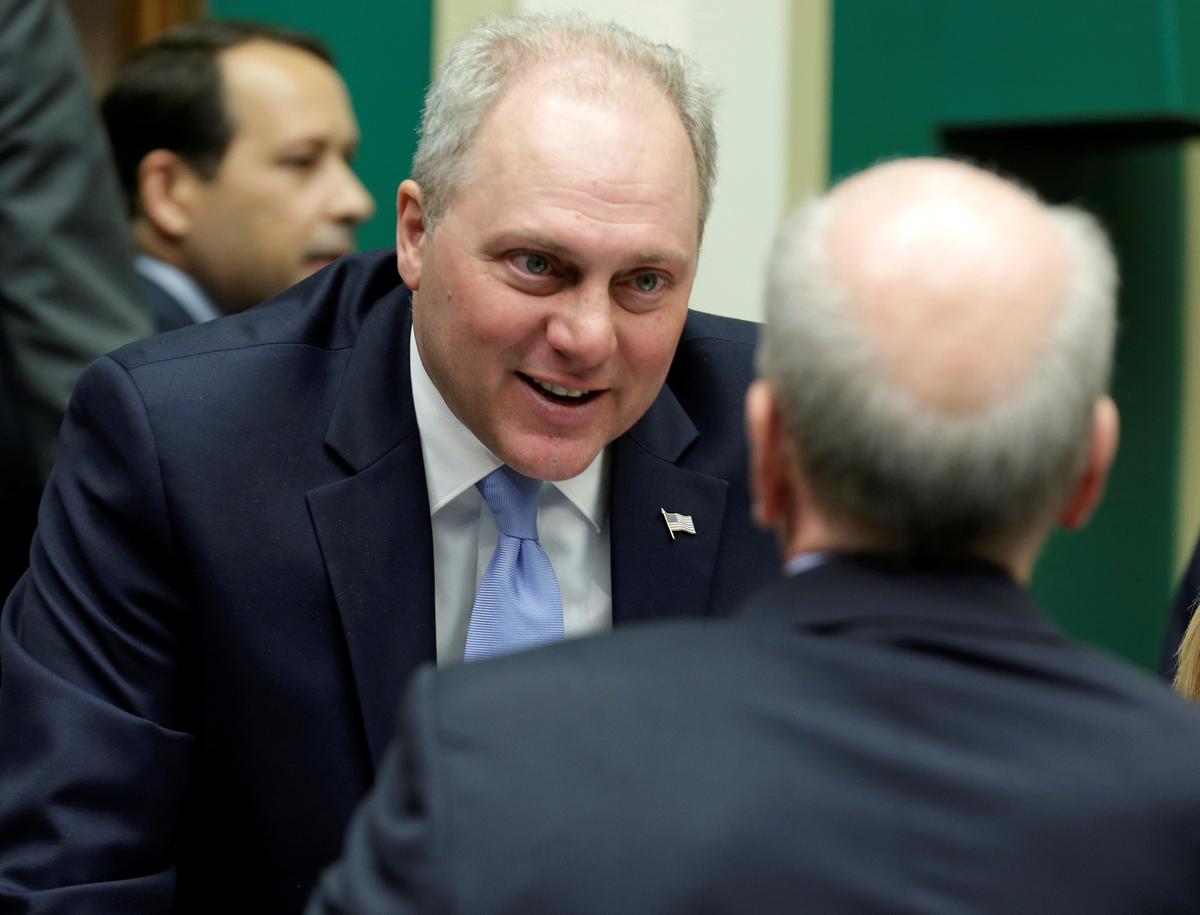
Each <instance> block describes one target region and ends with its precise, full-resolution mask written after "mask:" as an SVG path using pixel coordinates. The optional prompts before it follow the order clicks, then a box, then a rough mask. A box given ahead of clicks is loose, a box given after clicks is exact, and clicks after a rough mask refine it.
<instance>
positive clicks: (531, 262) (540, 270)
mask: <svg viewBox="0 0 1200 915" xmlns="http://www.w3.org/2000/svg"><path fill="white" fill-rule="evenodd" d="M517 264H518V265H519V266H520V267H521V269H522V270H524V271H525V272H526V273H529V274H532V275H533V276H544V275H545V274H547V273H549V272H550V268H551V266H552V265H551V263H550V258H548V257H546V255H544V254H518V255H517Z"/></svg>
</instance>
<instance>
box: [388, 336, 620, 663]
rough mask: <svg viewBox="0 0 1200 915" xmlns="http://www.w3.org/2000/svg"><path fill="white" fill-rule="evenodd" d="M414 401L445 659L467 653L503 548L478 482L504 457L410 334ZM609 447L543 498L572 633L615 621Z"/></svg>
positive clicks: (544, 534) (541, 517) (545, 528)
mask: <svg viewBox="0 0 1200 915" xmlns="http://www.w3.org/2000/svg"><path fill="white" fill-rule="evenodd" d="M409 366H410V375H411V379H412V393H413V407H414V409H415V410H416V414H417V428H418V429H419V430H420V433H421V458H422V460H423V461H424V464H425V482H426V485H427V487H428V491H429V513H430V521H431V523H432V526H433V583H434V601H435V604H434V609H435V624H436V627H437V628H436V632H437V660H438V664H448V663H452V662H455V661H461V660H462V658H463V648H464V647H465V645H466V642H467V626H468V624H469V623H470V621H471V608H472V607H473V606H474V604H475V590H476V588H477V587H478V583H479V579H480V578H481V577H482V575H483V572H484V570H485V569H486V568H487V564H488V560H490V559H491V558H492V552H493V551H494V550H495V549H496V534H497V532H498V528H497V526H496V519H495V518H494V517H493V516H492V510H491V509H490V508H488V506H487V503H486V502H485V501H484V500H483V496H481V495H480V494H479V490H477V489H476V488H475V483H476V482H477V481H479V480H481V479H483V478H484V477H485V476H487V475H488V474H489V473H491V472H492V471H493V470H495V469H496V468H497V467H499V466H501V464H503V463H504V462H503V461H501V460H500V459H499V458H497V457H496V456H495V455H494V454H492V452H491V451H489V450H488V449H487V448H486V447H484V445H483V443H482V442H480V441H479V439H477V438H476V437H475V435H474V434H473V433H472V432H471V430H469V429H468V428H467V427H466V426H464V425H463V424H462V423H461V422H459V419H458V417H457V416H455V415H454V413H453V412H452V411H451V410H450V408H449V407H448V406H446V401H445V400H443V399H442V395H441V394H440V393H439V392H438V389H437V388H436V387H434V384H433V381H432V380H430V378H429V375H428V373H426V371H425V366H424V365H423V364H422V362H421V356H420V353H418V352H417V343H416V340H415V339H414V338H413V337H412V336H411V335H410V338H409ZM608 452H609V449H608V448H605V449H604V450H603V451H601V452H600V454H599V455H598V456H597V457H596V459H595V460H594V461H592V463H591V464H590V465H589V466H588V468H587V469H586V470H584V471H583V473H581V474H579V476H577V477H572V478H571V479H569V480H561V481H559V482H547V483H546V485H545V486H543V487H542V493H541V496H540V498H539V501H538V538H539V539H540V540H541V543H542V548H543V549H544V550H545V551H546V555H547V556H549V557H550V564H551V565H552V566H553V567H554V574H555V577H556V578H557V579H558V589H559V592H560V593H561V594H562V603H563V632H564V634H565V635H566V637H567V638H573V637H576V636H581V635H588V634H590V633H593V632H601V631H604V630H607V629H610V628H612V576H611V569H610V558H609V531H608V518H607V511H606V508H607V505H608Z"/></svg>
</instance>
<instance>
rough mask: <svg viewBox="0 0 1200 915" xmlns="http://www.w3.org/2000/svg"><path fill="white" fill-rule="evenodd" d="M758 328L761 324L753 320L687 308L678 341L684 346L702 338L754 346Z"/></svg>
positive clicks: (702, 339) (756, 340)
mask: <svg viewBox="0 0 1200 915" xmlns="http://www.w3.org/2000/svg"><path fill="white" fill-rule="evenodd" d="M760 328H761V325H759V324H758V323H756V322H754V321H743V320H742V319H740V318H727V317H725V316H723V315H714V314H709V313H708V312H704V311H696V310H695V309H689V310H688V316H687V321H685V322H684V325H683V334H682V335H681V336H680V338H679V343H680V345H681V346H684V345H689V344H692V343H698V342H701V341H704V340H716V341H725V342H728V343H737V344H743V345H745V346H749V347H754V346H757V345H758V335H759V330H760Z"/></svg>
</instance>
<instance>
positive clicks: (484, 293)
mask: <svg viewBox="0 0 1200 915" xmlns="http://www.w3.org/2000/svg"><path fill="white" fill-rule="evenodd" d="M509 33H513V34H512V35H509ZM520 34H525V35H527V36H533V43H532V45H530V44H526V45H524V46H522V45H521V44H520V43H519V42H518V41H517V38H518V37H519V35H520ZM496 35H499V39H498V40H497V41H492V38H495V37H496ZM505 35H509V37H507V38H506V37H505ZM489 36H492V37H491V38H489ZM514 36H516V37H514ZM469 40H470V41H471V42H473V45H472V47H473V48H474V51H475V52H477V53H474V54H473V56H471V57H470V59H469V60H467V61H465V62H464V61H463V60H461V59H460V57H461V54H460V55H459V56H458V57H454V58H452V62H451V63H450V64H448V69H447V72H448V73H449V75H448V76H447V75H446V73H444V74H443V77H442V78H441V79H440V80H439V82H438V84H437V85H436V86H435V87H434V90H433V95H431V99H430V101H429V104H428V105H427V112H426V123H425V125H424V128H423V134H422V140H421V151H420V152H419V153H418V156H417V161H416V165H415V169H414V173H415V174H416V175H417V178H416V179H415V180H411V181H405V182H404V183H403V185H401V188H400V194H399V231H398V242H399V252H398V254H396V253H392V252H385V253H379V254H373V255H364V256H359V257H351V258H346V259H343V260H341V261H339V262H338V263H337V264H336V265H334V266H333V267H331V268H330V269H328V270H326V271H323V272H321V273H319V274H317V275H316V276H314V277H312V278H311V279H309V280H307V281H306V282H305V283H303V284H301V285H299V286H297V287H295V288H294V289H292V290H291V291H289V292H287V293H285V294H284V295H282V296H281V297H280V298H279V299H277V300H276V301H275V303H274V304H270V305H267V306H265V307H263V308H258V309H252V310H251V311H249V312H247V313H246V314H244V315H239V316H235V317H231V318H229V319H227V320H221V321H215V322H212V323H210V324H205V325H201V326H198V327H194V328H189V329H186V330H183V331H180V332H179V333H176V334H170V335H166V336H163V337H159V338H156V339H152V340H148V341H143V342H142V343H139V344H136V345H134V346H131V347H127V348H125V349H123V350H121V351H119V352H117V353H115V354H114V355H113V356H112V357H110V358H107V359H103V360H101V361H100V363H98V364H97V365H96V366H95V367H94V368H93V369H92V370H91V371H90V372H89V373H88V374H87V375H86V376H85V378H84V379H83V381H82V382H81V384H80V387H79V390H78V393H77V395H76V398H75V402H74V405H73V407H72V410H71V414H70V417H69V419H68V422H67V425H66V427H65V429H64V433H63V447H64V453H63V457H62V459H61V461H60V463H59V465H58V467H57V469H56V472H55V474H54V476H53V478H52V480H51V482H50V484H49V489H48V492H47V495H46V497H45V499H44V501H43V505H42V513H41V522H40V534H39V535H38V538H37V540H36V544H35V547H34V553H33V564H32V567H31V569H30V571H29V573H28V574H27V575H26V577H25V578H24V579H23V580H22V582H21V583H20V584H19V585H18V586H17V589H16V590H15V592H14V593H13V595H12V597H11V598H10V599H9V601H8V603H7V605H6V607H5V609H4V615H3V621H2V625H0V668H2V669H3V677H2V678H0V910H4V911H8V910H19V911H23V912H38V913H44V912H82V911H87V912H106V913H107V912H111V913H121V915H129V913H138V915H146V913H152V912H166V911H175V912H212V913H232V912H255V913H274V912H279V913H292V912H298V911H300V910H301V909H302V907H303V905H304V902H305V899H306V898H307V896H308V894H309V893H310V891H311V889H312V887H313V885H314V883H315V881H316V878H317V875H318V873H319V870H320V868H321V867H323V866H324V865H326V864H328V863H329V862H331V861H332V860H334V859H335V858H336V856H337V852H338V849H339V847H340V843H341V837H342V835H343V833H344V830H345V827H346V824H347V822H348V819H349V816H350V814H351V812H352V810H353V807H354V805H355V803H356V802H357V801H358V800H359V799H360V798H361V797H362V795H363V794H364V793H365V792H366V790H367V789H368V788H369V786H370V784H371V782H372V779H373V776H374V772H375V766H376V764H377V762H378V760H379V759H380V758H381V757H382V755H383V750H384V748H385V746H386V744H387V741H388V739H389V737H390V735H391V732H392V730H393V729H394V726H395V715H396V709H397V706H398V703H399V700H400V696H401V690H402V686H403V684H404V682H405V680H406V677H407V675H408V673H409V672H410V671H411V670H412V669H413V668H414V667H416V666H417V665H418V664H419V663H421V662H422V661H426V660H431V659H433V658H434V657H435V656H437V657H439V658H440V659H441V660H443V661H454V660H459V659H461V658H462V654H463V643H462V636H463V633H464V631H465V629H466V625H467V617H468V616H469V615H470V613H471V609H472V607H471V598H472V596H473V592H474V589H475V586H476V573H477V566H476V562H475V560H476V557H477V556H478V555H479V554H480V553H484V554H485V558H486V553H488V552H490V548H489V546H488V545H487V544H485V543H484V539H485V536H486V527H485V525H484V523H483V518H484V516H485V514H486V515H487V517H488V518H489V519H490V512H489V510H488V508H487V506H486V505H484V504H483V502H482V500H481V497H480V495H479V494H478V493H477V492H476V490H475V487H474V486H473V485H471V483H472V482H473V480H472V479H471V478H470V477H469V476H467V477H466V479H465V480H464V481H460V482H463V483H464V485H462V486H460V487H459V488H460V490H461V491H460V492H459V493H458V494H457V495H454V494H453V493H452V494H451V495H453V498H450V497H449V496H448V497H447V499H448V501H447V506H448V507H447V508H446V509H443V510H438V509H436V508H434V507H433V506H431V502H430V498H431V496H430V494H431V493H433V492H436V488H437V486H438V485H439V481H441V480H442V479H443V477H444V475H445V472H446V470H447V468H448V467H450V468H451V469H453V468H455V467H457V468H458V469H459V470H463V465H465V464H466V463H467V460H466V457H467V456H469V457H470V460H471V461H474V462H476V464H479V465H485V466H483V467H482V469H479V468H477V469H478V472H479V474H480V475H482V474H485V473H486V472H487V471H489V470H491V469H492V468H493V467H496V466H498V465H500V464H501V463H506V464H508V465H510V466H511V467H512V468H514V469H516V470H518V471H520V472H521V473H523V474H525V475H527V476H530V477H536V478H538V479H539V480H549V481H551V483H549V484H547V485H546V486H545V487H544V488H543V489H542V500H543V501H542V502H541V503H540V510H539V514H538V519H539V522H540V525H539V526H540V533H541V537H542V539H543V540H544V541H545V542H546V552H547V553H548V554H549V556H550V559H551V561H552V562H553V563H554V564H555V565H554V571H555V573H556V574H557V577H558V581H559V585H560V587H561V591H562V604H563V608H562V609H563V624H564V625H563V629H564V631H565V633H566V634H567V635H575V634H580V633H583V632H589V631H596V630H603V629H607V628H609V626H610V625H611V624H613V623H616V624H621V623H624V622H626V621H632V620H638V619H642V618H646V617H652V616H664V615H672V614H684V613H700V614H704V613H708V612H710V611H711V610H713V608H723V607H727V606H730V605H731V604H732V602H733V601H734V600H735V599H736V598H738V597H739V596H741V595H743V594H744V593H745V592H746V591H747V590H748V589H749V588H750V587H752V585H753V583H754V582H755V580H756V579H758V580H764V579H766V578H769V577H770V575H771V574H772V571H773V565H774V562H773V558H772V556H771V550H770V543H769V540H768V539H767V538H766V537H763V536H762V535H761V534H758V533H756V532H754V531H753V530H752V528H751V526H750V523H749V519H748V505H749V500H748V495H747V483H746V461H745V445H744V439H743V437H742V436H741V434H740V424H741V415H742V411H741V399H742V394H743V392H744V391H745V389H746V387H747V385H748V384H749V383H750V381H751V379H752V375H753V371H752V355H753V347H754V340H755V334H754V331H753V328H752V327H751V326H750V325H748V324H746V323H744V322H738V321H731V320H727V319H722V318H715V317H711V316H708V315H703V314H699V313H697V314H692V315H689V314H688V311H687V298H688V293H689V291H690V288H691V283H692V277H693V276H694V273H695V268H696V260H697V251H698V242H699V233H700V230H701V227H702V225H703V217H704V214H705V213H706V212H707V199H708V195H709V190H710V187H711V179H712V159H711V154H712V151H713V149H712V146H713V144H712V130H711V112H710V110H709V107H708V104H707V99H708V93H707V91H706V90H704V89H703V87H700V86H697V85H696V84H695V83H694V81H693V80H692V78H691V76H690V75H689V73H688V71H687V68H686V66H685V65H684V64H683V63H682V62H681V61H680V60H678V58H677V56H676V55H675V53H674V52H673V51H671V50H670V49H666V48H656V47H653V46H649V45H647V44H646V43H645V42H642V41H641V40H640V39H637V38H636V37H635V36H632V35H629V34H628V33H624V32H620V31H616V30H610V29H603V28H593V27H591V26H588V25H587V24H586V23H578V24H576V25H575V26H572V27H570V28H567V27H565V26H555V25H553V24H550V23H547V22H544V21H543V20H536V19H535V20H505V21H504V22H502V23H500V24H498V25H496V26H494V27H493V28H492V30H491V31H490V32H483V33H477V34H475V35H473V36H472V37H471V38H470V39H469ZM481 42H482V43H483V44H484V45H488V43H489V42H491V44H490V45H489V47H490V50H489V49H488V47H484V48H482V49H481ZM539 48H540V50H539ZM622 49H623V50H622ZM497 58H499V61H498V63H497V66H498V68H499V69H497V68H496V67H490V68H489V67H484V68H482V69H481V67H480V61H481V60H483V59H493V60H494V59H497ZM604 61H607V63H603V62H604ZM505 74H507V75H505ZM456 81H457V82H456ZM463 81H466V83H467V86H466V88H465V89H464V86H463V85H462V83H463ZM448 83H449V85H448ZM480 86H482V88H483V89H484V90H486V91H485V92H482V93H481V92H480V91H478V90H479V89H480ZM488 92H490V93H491V94H490V95H488ZM670 93H676V94H674V95H672V94H670ZM464 99H465V101H464ZM464 105H466V108H471V106H474V107H473V108H471V110H472V111H474V114H475V116H476V121H475V122H474V123H475V129H474V130H472V129H470V124H471V123H472V122H471V117H470V113H471V112H470V111H467V110H466V108H464ZM439 118H440V120H439ZM447 131H449V133H447ZM397 261H398V266H399V269H398V270H397ZM398 273H399V275H398ZM402 279H403V281H404V282H403V283H402V282H401V280H402ZM414 353H415V358H414V359H410V354H414ZM422 369H423V371H421V370H422ZM422 410H424V411H425V412H424V413H422ZM430 420H431V421H430ZM448 442H452V443H453V447H448V446H447V443H448ZM434 445H436V446H437V448H435V450H434V451H433V452H432V453H431V452H430V451H428V450H427V449H429V448H430V447H432V446H434ZM467 469H469V468H467ZM592 471H599V473H597V474H596V475H595V476H594V478H593V480H594V485H593V487H592V489H591V492H592V494H593V502H594V504H593V505H592V506H590V508H591V514H590V515H587V516H585V515H584V514H583V512H582V511H580V510H578V509H577V507H576V506H575V504H574V503H572V502H569V501H567V499H566V498H564V495H563V494H564V492H570V491H572V490H571V486H572V485H573V481H574V482H575V483H577V482H578V478H579V477H581V476H583V475H585V474H587V473H589V472H592ZM463 473H464V474H465V473H466V471H465V470H463ZM560 487H561V489H560ZM663 509H666V510H668V511H672V512H681V513H686V514H689V515H691V516H692V518H693V522H694V526H695V528H696V535H695V536H686V535H682V534H680V535H678V537H677V539H675V540H672V539H671V536H670V535H669V533H668V531H667V529H666V527H665V526H664V522H663V516H662V511H663ZM446 511H450V512H451V513H452V514H454V515H455V519H456V520H454V521H453V522H452V523H447V518H446V517H445V513H446ZM463 518H465V522H464V521H463V520H462V519H463ZM593 522H594V523H593ZM490 536H491V542H492V543H495V539H496V532H495V528H494V522H493V528H492V531H491V534H490ZM572 537H573V538H574V540H575V541H576V547H577V548H576V549H575V550H572V549H566V550H563V551H561V552H559V553H557V554H556V552H555V547H554V544H553V541H554V540H555V539H556V538H557V539H562V540H565V539H569V538H572ZM573 554H574V555H573ZM464 558H465V559H466V564H465V565H464V562H463V560H464ZM560 560H561V561H560ZM572 595H574V597H573V596H572Z"/></svg>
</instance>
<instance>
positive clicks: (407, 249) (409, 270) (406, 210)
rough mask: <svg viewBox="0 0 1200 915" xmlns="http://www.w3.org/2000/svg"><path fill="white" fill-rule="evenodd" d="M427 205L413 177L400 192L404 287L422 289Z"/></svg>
mask: <svg viewBox="0 0 1200 915" xmlns="http://www.w3.org/2000/svg"><path fill="white" fill-rule="evenodd" d="M425 234H426V232H425V205H424V197H423V195H422V194H421V186H420V185H419V184H417V182H415V181H413V180H412V179H411V178H409V179H407V180H406V181H403V182H401V184H400V188H399V190H397V191H396V267H397V269H398V270H399V271H400V278H401V279H402V280H404V285H405V286H407V287H408V288H409V289H411V290H412V291H413V292H416V291H417V290H418V289H420V288H421V261H422V253H423V243H424V241H425Z"/></svg>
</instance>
